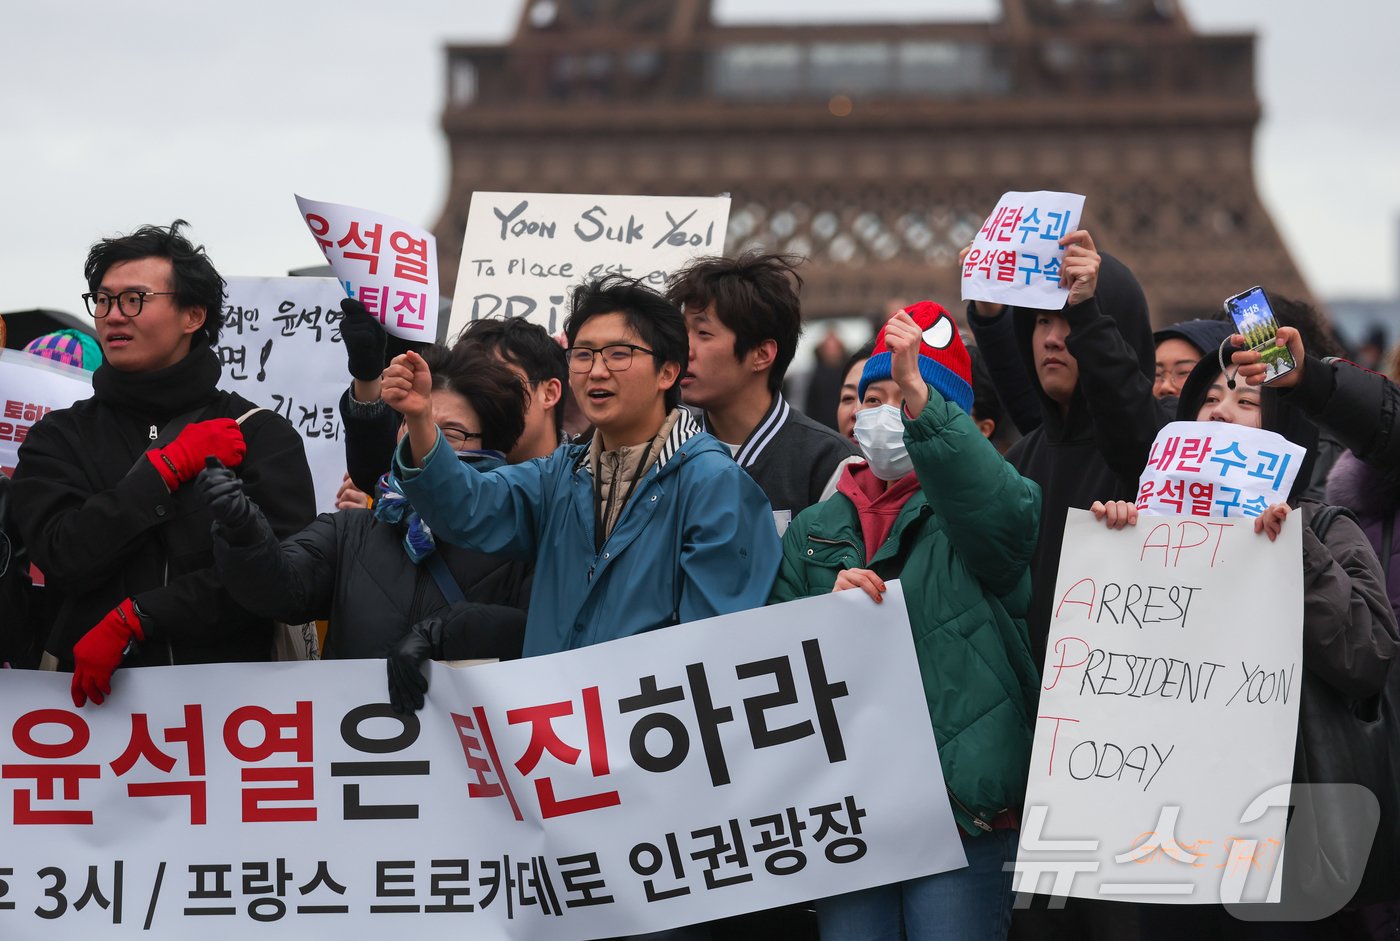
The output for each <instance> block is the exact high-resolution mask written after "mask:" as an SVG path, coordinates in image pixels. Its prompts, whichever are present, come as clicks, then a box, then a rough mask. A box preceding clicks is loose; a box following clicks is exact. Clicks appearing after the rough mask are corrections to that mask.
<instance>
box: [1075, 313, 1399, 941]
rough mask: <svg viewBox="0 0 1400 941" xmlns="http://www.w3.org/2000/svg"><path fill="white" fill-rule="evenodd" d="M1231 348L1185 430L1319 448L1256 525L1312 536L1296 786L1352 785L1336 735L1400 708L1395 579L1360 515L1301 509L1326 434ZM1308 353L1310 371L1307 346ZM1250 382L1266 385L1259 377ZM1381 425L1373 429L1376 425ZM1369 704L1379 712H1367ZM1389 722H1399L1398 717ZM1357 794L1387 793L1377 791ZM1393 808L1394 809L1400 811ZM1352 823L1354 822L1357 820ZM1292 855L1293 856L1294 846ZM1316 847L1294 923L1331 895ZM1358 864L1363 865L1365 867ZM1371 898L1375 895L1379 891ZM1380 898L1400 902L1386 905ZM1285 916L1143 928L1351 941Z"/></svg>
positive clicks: (1130, 510)
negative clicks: (1268, 434) (1226, 429)
mask: <svg viewBox="0 0 1400 941" xmlns="http://www.w3.org/2000/svg"><path fill="white" fill-rule="evenodd" d="M1289 329H1290V328H1286V327H1285V328H1283V329H1282V330H1280V331H1279V334H1280V338H1281V339H1284V340H1285V341H1288V340H1292V339H1294V338H1296V333H1292V334H1285V333H1284V330H1289ZM1229 342H1230V341H1229V340H1228V339H1227V340H1226V341H1224V342H1223V343H1222V344H1221V348H1220V350H1219V351H1217V352H1216V353H1215V354H1213V355H1210V356H1207V357H1205V358H1203V359H1202V360H1201V361H1200V362H1199V363H1197V364H1196V367H1195V369H1193V370H1192V372H1191V375H1190V376H1189V378H1188V379H1187V380H1186V382H1185V383H1184V384H1183V386H1182V389H1181V398H1180V402H1179V404H1178V411H1177V418H1178V420H1179V421H1200V422H1228V423H1231V424H1237V425H1244V426H1247V427H1250V428H1262V429H1264V430H1266V431H1273V432H1276V433H1278V434H1280V435H1282V436H1283V437H1285V438H1287V439H1288V440H1289V441H1291V442H1292V443H1294V444H1296V445H1299V446H1300V447H1303V448H1306V449H1308V451H1307V454H1306V457H1305V458H1304V460H1303V463H1302V465H1301V467H1299V468H1298V471H1297V476H1296V478H1295V479H1294V482H1293V486H1292V489H1291V491H1290V493H1289V494H1288V499H1287V500H1286V501H1280V502H1277V503H1275V504H1273V505H1271V506H1268V507H1267V508H1266V509H1264V510H1263V512H1261V513H1260V514H1259V515H1258V516H1256V517H1255V518H1254V523H1253V526H1254V531H1255V532H1256V533H1259V534H1261V535H1263V536H1267V538H1269V539H1271V540H1272V539H1275V538H1277V537H1278V534H1279V533H1280V532H1281V531H1282V528H1283V527H1284V526H1302V527H1303V531H1302V545H1303V558H1302V568H1301V577H1302V579H1303V670H1302V674H1303V676H1302V682H1301V696H1300V700H1299V702H1300V707H1299V714H1298V740H1299V745H1298V750H1297V758H1296V759H1295V770H1294V775H1295V780H1296V781H1299V782H1303V783H1313V782H1321V781H1326V782H1332V781H1342V782H1344V783H1346V778H1345V776H1344V774H1343V775H1338V774H1336V773H1335V769H1333V768H1332V767H1330V766H1329V759H1328V756H1329V754H1330V752H1331V751H1332V750H1333V749H1336V748H1338V747H1342V748H1345V744H1344V739H1342V738H1341V737H1340V736H1339V735H1338V734H1336V733H1338V732H1339V731H1340V727H1338V726H1337V725H1336V723H1337V722H1339V721H1340V722H1349V721H1353V720H1354V715H1359V714H1363V713H1364V711H1365V710H1366V709H1367V708H1370V709H1372V710H1374V709H1375V702H1376V697H1378V696H1380V695H1382V694H1383V691H1386V690H1387V689H1389V690H1390V692H1389V693H1385V695H1389V696H1391V697H1392V698H1391V701H1392V702H1400V695H1396V694H1397V693H1400V690H1397V689H1396V688H1395V687H1396V684H1397V682H1400V673H1397V672H1396V671H1397V670H1400V667H1397V666H1396V664H1395V661H1396V659H1397V658H1400V628H1397V625H1396V618H1395V612H1394V611H1393V610H1392V608H1391V604H1390V600H1389V598H1388V596H1387V593H1386V583H1385V575H1384V572H1383V570H1382V569H1381V566H1380V563H1379V561H1378V560H1377V558H1376V554H1375V552H1374V550H1373V549H1372V547H1371V545H1370V544H1369V543H1368V541H1367V538H1366V535H1365V534H1364V533H1363V532H1362V530H1361V528H1360V527H1359V526H1358V525H1357V523H1356V521H1355V519H1354V518H1353V517H1351V516H1350V515H1349V514H1342V515H1334V513H1335V511H1334V510H1333V509H1332V508H1325V507H1324V506H1323V505H1322V504H1319V503H1314V502H1312V501H1310V500H1307V499H1300V494H1302V492H1303V491H1304V490H1305V489H1306V488H1307V486H1308V484H1309V481H1310V478H1311V468H1312V462H1313V460H1314V459H1315V455H1314V449H1315V447H1316V444H1317V438H1318V433H1317V429H1316V427H1315V426H1314V425H1313V424H1312V422H1310V421H1309V420H1307V419H1306V418H1305V417H1304V416H1303V415H1302V414H1301V413H1300V412H1299V411H1298V410H1297V409H1295V408H1293V407H1292V406H1291V405H1289V404H1288V402H1287V401H1286V400H1285V399H1284V397H1283V396H1282V395H1280V394H1279V392H1278V390H1276V389H1273V388H1260V387H1259V385H1258V384H1257V383H1256V384H1250V383H1249V382H1247V381H1246V373H1245V369H1244V368H1243V367H1239V366H1234V365H1230V366H1227V367H1225V368H1223V369H1222V363H1223V362H1224V358H1225V355H1226V351H1227V350H1230V349H1231V347H1230V346H1229ZM1298 353H1299V357H1298V359H1299V361H1300V362H1301V361H1302V356H1301V347H1299V348H1298ZM1242 358H1245V359H1247V360H1248V359H1250V358H1248V357H1242ZM1295 371H1296V370H1295ZM1248 375H1249V376H1257V374H1256V373H1250V374H1248ZM1371 420H1372V421H1374V420H1375V419H1374V417H1373V418H1372V419H1371ZM1090 509H1091V511H1092V512H1093V514H1094V516H1095V518H1096V519H1099V520H1101V521H1102V522H1103V523H1104V524H1105V525H1107V526H1109V527H1111V528H1114V529H1119V528H1122V527H1124V526H1132V525H1136V524H1137V522H1138V519H1139V516H1138V510H1137V506H1136V504H1135V503H1133V502H1129V501H1112V500H1111V501H1096V502H1095V503H1094V504H1093V505H1092V506H1091V507H1090ZM1295 520H1296V521H1295ZM1367 702H1370V703H1371V704H1372V705H1371V706H1370V707H1367V706H1366V705H1365V704H1366V703H1367ZM1390 708H1393V706H1392V707H1390ZM1357 710H1360V712H1358V711H1357ZM1382 721H1385V720H1382ZM1389 721H1392V722H1393V721H1394V715H1393V713H1391V715H1390V718H1389ZM1395 731H1396V730H1395V729H1394V728H1393V727H1392V728H1391V729H1390V735H1391V736H1392V737H1393V736H1394V734H1395ZM1392 746H1393V738H1392ZM1353 758H1354V756H1346V759H1345V762H1344V763H1345V764H1346V765H1347V766H1348V767H1350V765H1351V761H1352V759H1353ZM1349 783H1361V784H1366V785H1367V786H1371V787H1375V786H1376V782H1362V781H1354V782H1349ZM1383 786H1384V787H1389V788H1390V789H1391V791H1392V793H1393V791H1394V788H1395V787H1396V782H1395V781H1387V782H1383ZM1319 798H1320V799H1327V795H1325V794H1322V795H1319ZM1385 807H1386V803H1385V802H1384V801H1382V808H1383V810H1382V813H1383V815H1384V814H1386V813H1387V811H1386V810H1385V809H1384V808H1385ZM1390 807H1391V808H1392V810H1393V808H1394V807H1395V803H1394V801H1392V802H1391V803H1390ZM1344 815H1345V816H1354V815H1351V814H1350V813H1349V812H1344ZM1318 819H1319V821H1324V822H1325V821H1326V820H1328V819H1334V818H1332V817H1331V816H1330V815H1327V814H1319V816H1318ZM1381 825H1382V830H1381V831H1380V833H1379V834H1377V836H1376V843H1375V844H1374V845H1373V846H1372V849H1371V853H1372V860H1371V865H1372V866H1374V865H1376V864H1377V863H1379V862H1380V861H1381V860H1382V859H1384V860H1388V863H1387V865H1389V866H1390V867H1391V871H1392V873H1393V872H1394V870H1395V867H1396V866H1397V865H1400V858H1397V854H1396V852H1395V851H1396V847H1395V846H1394V845H1392V844H1393V842H1394V837H1393V834H1395V833H1396V832H1400V831H1397V830H1396V829H1395V826H1396V822H1395V821H1394V820H1387V819H1385V817H1384V816H1383V818H1382V822H1381ZM1336 835H1337V834H1335V833H1334V834H1328V833H1323V834H1321V839H1322V842H1323V843H1324V844H1326V841H1327V840H1328V838H1329V836H1332V837H1335V836H1336ZM1368 836H1369V834H1368ZM1348 839H1351V838H1350V837H1349V838H1348ZM1289 845H1290V847H1293V846H1294V844H1293V843H1292V842H1291V841H1290V844H1289ZM1367 845H1370V844H1369V843H1368V844H1367ZM1315 846H1316V843H1315V842H1314V843H1309V842H1308V841H1304V842H1300V843H1298V844H1297V846H1296V848H1293V849H1291V850H1290V852H1289V853H1288V854H1286V855H1285V856H1284V858H1283V867H1284V871H1283V875H1284V881H1283V886H1284V888H1283V897H1282V905H1283V906H1286V907H1287V909H1286V910H1288V911H1292V912H1294V913H1296V914H1295V915H1294V916H1293V917H1294V918H1295V919H1297V918H1301V917H1305V916H1304V914H1303V909H1305V908H1309V907H1310V906H1311V905H1312V904H1313V903H1312V902H1311V901H1309V900H1308V898H1305V897H1304V895H1306V896H1313V897H1320V896H1319V893H1320V891H1321V886H1320V885H1306V886H1304V885H1301V884H1299V882H1298V881H1297V879H1298V877H1297V876H1296V875H1295V873H1296V872H1297V871H1298V870H1297V868H1296V867H1298V866H1299V865H1300V864H1301V861H1302V860H1304V859H1306V854H1308V853H1310V852H1313V851H1314V849H1315ZM1377 854H1384V855H1383V856H1380V855H1377ZM1353 862H1356V863H1357V864H1358V865H1361V864H1362V863H1363V862H1364V860H1363V861H1355V860H1354V861H1353ZM1338 868H1339V869H1341V868H1344V867H1338ZM1388 881H1392V882H1393V880H1388ZM1357 887H1358V886H1357V885H1352V886H1351V887H1350V889H1349V890H1348V889H1346V888H1341V889H1339V890H1338V891H1340V892H1342V893H1343V894H1342V895H1341V897H1339V898H1337V899H1336V907H1340V906H1341V905H1343V904H1345V903H1346V902H1347V901H1348V900H1350V898H1351V893H1352V892H1354V891H1356V889H1357ZM1362 887H1363V888H1368V890H1369V891H1374V887H1367V886H1364V885H1363V886H1362ZM1380 897H1382V898H1391V897H1394V896H1393V895H1385V894H1382V895H1381V896H1380ZM1372 898H1374V896H1373V897H1372ZM1322 901H1324V902H1325V901H1326V900H1325V899H1322ZM1333 910H1335V909H1333ZM1318 914H1319V913H1311V912H1310V913H1309V914H1308V915H1307V916H1306V917H1311V918H1314V919H1316V918H1318ZM1320 914H1323V915H1325V914H1327V912H1321V913H1320ZM1278 917H1279V920H1262V921H1250V922H1246V921H1241V920H1239V919H1237V918H1235V917H1234V916H1233V915H1231V914H1230V912H1229V911H1228V910H1227V909H1226V908H1225V907H1223V906H1219V905H1166V906H1160V907H1158V908H1157V909H1155V910H1154V911H1153V913H1152V916H1151V917H1150V918H1144V920H1143V936H1144V937H1145V938H1149V939H1157V938H1161V939H1167V938H1180V937H1183V936H1189V937H1193V938H1201V939H1212V938H1230V939H1235V938H1241V939H1244V938H1259V939H1264V938H1268V939H1275V938H1285V939H1291V938H1319V939H1321V938H1333V937H1338V936H1340V935H1338V934H1336V932H1337V930H1338V922H1337V921H1336V920H1333V919H1322V920H1319V921H1298V920H1291V921H1284V920H1282V919H1283V918H1285V917H1288V916H1287V915H1279V916H1278Z"/></svg>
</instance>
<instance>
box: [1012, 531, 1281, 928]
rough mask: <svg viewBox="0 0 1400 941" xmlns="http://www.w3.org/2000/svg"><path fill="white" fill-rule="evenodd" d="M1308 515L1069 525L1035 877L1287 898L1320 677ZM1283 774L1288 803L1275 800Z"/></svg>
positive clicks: (1032, 850)
mask: <svg viewBox="0 0 1400 941" xmlns="http://www.w3.org/2000/svg"><path fill="white" fill-rule="evenodd" d="M1302 526H1303V523H1302V519H1301V518H1299V517H1297V516H1296V515H1295V516H1293V517H1290V518H1289V519H1288V520H1286V521H1285V523H1284V526H1283V531H1282V533H1281V535H1280V536H1279V537H1278V539H1277V541H1274V542H1270V541H1269V540H1268V538H1267V537H1265V536H1263V535H1257V534H1255V532H1254V527H1253V520H1250V519H1241V518H1238V517H1233V518H1229V519H1225V518H1214V519H1195V518H1191V517H1183V516H1151V517H1142V518H1140V519H1139V520H1138V523H1137V525H1136V526H1129V527H1126V528H1124V529H1121V530H1110V529H1108V528H1107V527H1106V526H1104V525H1103V524H1102V523H1098V522H1095V520H1094V518H1093V516H1092V515H1091V514H1089V513H1087V512H1085V511H1083V510H1073V509H1072V510H1070V511H1069V516H1068V518H1067V520H1066V523H1065V538H1064V548H1063V550H1062V554H1061V556H1060V573H1059V579H1058V581H1057V582H1056V583H1055V597H1054V606H1053V608H1052V609H1051V612H1052V617H1051V622H1050V634H1049V639H1048V646H1047V650H1046V657H1045V671H1044V676H1043V679H1042V683H1041V686H1042V689H1041V694H1040V708H1039V714H1038V717H1037V720H1036V729H1035V742H1034V746H1033V750H1032V753H1031V773H1030V781H1029V786H1028V788H1027V793H1026V807H1025V815H1024V817H1023V819H1022V825H1021V846H1020V853H1019V854H1018V858H1017V863H1016V868H1017V889H1018V891H1023V892H1041V893H1046V894H1052V895H1058V896H1075V897H1078V898H1103V899H1119V900H1134V901H1152V902H1183V903H1211V904H1214V903H1220V902H1227V903H1229V902H1240V901H1244V902H1260V901H1277V900H1278V897H1279V893H1278V889H1279V883H1278V881H1277V878H1276V877H1277V876H1278V875H1279V874H1280V873H1281V871H1282V870H1281V867H1282V861H1283V849H1284V847H1283V838H1284V830H1285V824H1286V812H1287V809H1288V808H1287V791H1288V787H1287V786H1288V784H1289V782H1290V781H1291V779H1292V772H1293V745H1294V737H1295V734H1296V732H1297V726H1298V697H1299V693H1300V686H1301V684H1302V681H1303V677H1302V645H1303V640H1302V637H1303V633H1302V623H1303V622H1302V610H1303V599H1302V577H1301V569H1302V552H1303V550H1302ZM1280 785H1282V793H1283V795H1284V797H1283V799H1282V801H1280V802H1275V800H1274V797H1275V796H1276V795H1277V794H1278V793H1279V791H1278V790H1277V789H1278V788H1279V786H1280Z"/></svg>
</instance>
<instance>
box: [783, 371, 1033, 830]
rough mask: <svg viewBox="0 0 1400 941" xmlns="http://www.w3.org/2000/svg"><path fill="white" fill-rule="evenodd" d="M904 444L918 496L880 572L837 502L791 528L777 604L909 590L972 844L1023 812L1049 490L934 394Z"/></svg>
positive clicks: (941, 754) (942, 740)
mask: <svg viewBox="0 0 1400 941" xmlns="http://www.w3.org/2000/svg"><path fill="white" fill-rule="evenodd" d="M904 440H905V444H906V445H907V447H908V448H909V456H910V458H911V459H912V462H913V464H914V471H913V473H914V474H916V475H917V477H918V482H919V489H918V490H916V491H915V492H914V493H913V494H912V495H911V496H910V497H909V498H908V499H907V500H906V501H905V503H904V506H903V507H902V508H901V509H900V511H899V515H898V516H897V517H896V519H895V521H894V526H893V528H892V529H891V530H890V532H889V535H888V536H886V537H885V539H884V542H883V543H882V544H881V545H880V546H878V547H874V552H873V558H870V560H869V561H868V562H867V561H866V559H867V557H868V556H869V555H870V553H869V552H868V550H869V549H870V548H871V547H867V546H866V544H865V540H864V536H863V531H862V527H861V521H860V515H859V512H858V511H857V508H856V505H855V503H854V502H853V501H852V500H851V498H850V497H848V496H847V495H846V494H845V493H843V492H838V493H837V494H836V495H835V496H833V497H831V498H829V499H828V500H826V501H824V502H822V503H818V504H816V505H815V506H812V507H810V508H809V509H807V510H804V511H803V512H802V513H801V514H799V515H798V517H797V519H795V520H794V521H793V523H792V526H791V527H789V528H788V531H787V533H786V534H785V535H784V536H783V562H782V566H781V568H780V569H779V572H778V579H777V582H776V583H775V584H774V586H773V594H772V597H771V598H770V599H769V600H770V603H773V604H777V603H779V602H783V601H791V600H793V599H795V598H806V597H812V596H815V595H820V594H825V593H827V592H830V591H831V590H832V589H833V587H834V586H835V584H836V577H837V576H838V575H839V574H840V573H841V571H842V570H843V569H848V568H869V569H872V570H873V571H874V572H875V573H876V574H878V575H879V576H880V577H881V578H885V579H892V578H898V579H901V580H902V583H903V585H904V591H905V598H906V599H907V602H908V608H909V625H910V628H911V630H912V631H913V634H914V649H915V653H916V654H917V656H918V659H919V672H920V674H921V675H922V677H923V684H924V696H925V699H926V700H927V703H928V711H929V718H930V719H931V720H932V723H933V731H934V737H935V738H936V739H937V741H938V758H939V761H940V763H941V764H942V767H943V777H944V781H945V783H946V785H947V788H948V793H949V794H950V795H951V800H952V808H953V815H954V817H955V818H956V819H957V821H958V824H959V825H960V826H961V827H962V829H963V831H964V832H965V833H968V834H971V835H975V834H977V832H978V831H979V830H982V831H985V830H988V829H990V828H991V826H992V821H993V820H995V819H996V818H997V817H998V816H1000V815H1001V814H1002V812H1003V811H1006V810H1015V809H1017V808H1019V807H1020V805H1021V803H1022V802H1023V800H1024V798H1025V789H1026V773H1027V771H1028V770H1029V766H1030V746H1031V729H1032V726H1033V724H1034V718H1035V704H1036V698H1037V696H1038V695H1039V691H1038V686H1039V680H1038V672H1037V666H1036V664H1035V662H1034V661H1032V660H1031V654H1030V642H1029V640H1028V638H1027V636H1026V625H1025V611H1026V604H1027V602H1028V601H1029V599H1030V579H1029V574H1030V572H1029V568H1028V565H1029V562H1030V559H1031V553H1032V550H1033V548H1034V545H1035V533H1036V528H1037V523H1038V516H1039V510H1040V488H1039V487H1037V486H1036V485H1035V484H1034V483H1032V482H1031V481H1029V480H1026V479H1025V478H1023V477H1022V476H1021V475H1020V474H1018V473H1016V471H1015V470H1013V469H1012V468H1011V467H1010V466H1009V465H1008V464H1007V463H1006V462H1005V461H1003V460H1002V459H1001V457H1000V456H999V455H998V454H997V452H996V449H995V448H993V447H992V445H991V444H990V443H989V442H988V441H987V440H986V439H985V438H983V436H982V434H981V433H980V432H979V431H978V430H977V427H976V426H975V425H974V424H973V423H972V419H970V418H969V417H968V416H967V414H966V413H964V412H963V411H962V409H960V408H958V407H957V406H956V405H953V404H951V403H949V402H948V401H947V400H946V399H944V398H943V396H942V395H940V394H938V393H937V392H935V391H933V390H930V395H929V403H928V405H927V406H926V407H925V408H924V410H923V412H922V413H921V414H920V415H919V416H918V417H917V418H914V419H910V418H909V417H908V416H905V420H904ZM852 470H853V468H847V470H846V473H848V474H849V473H852ZM856 472H858V473H865V472H867V471H866V469H865V468H864V467H863V466H860V465H857V466H856ZM901 721H909V719H908V718H905V719H903V720H901Z"/></svg>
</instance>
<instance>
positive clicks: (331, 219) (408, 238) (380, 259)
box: [296, 196, 438, 342]
mask: <svg viewBox="0 0 1400 941" xmlns="http://www.w3.org/2000/svg"><path fill="white" fill-rule="evenodd" d="M296 200H297V208H298V209H299V210H300V211H301V217H302V219H303V220H304V221H305V222H306V227H307V228H308V229H310V230H311V234H312V235H313V236H314V237H315V238H316V244H317V245H319V246H320V247H321V253H322V254H323V255H325V256H326V262H327V263H328V264H330V266H331V270H333V271H334V272H335V276H336V277H337V278H339V279H340V280H341V282H342V283H343V284H344V287H345V293H346V294H348V295H349V296H350V297H353V298H355V299H356V300H358V301H359V302H360V303H361V304H364V305H365V309H366V310H368V311H369V312H370V313H371V314H373V315H374V316H376V317H378V318H379V322H380V323H382V324H383V325H384V329H385V330H387V331H389V332H390V333H392V334H393V335H394V336H396V337H403V338H405V339H408V340H426V341H428V342H432V341H433V340H434V339H436V337H437V326H438V263H437V239H436V238H434V237H433V234H432V233H431V232H429V231H428V230H427V229H425V228H423V227H422V226H416V225H413V224H412V223H409V222H404V221H403V220H402V219H395V218H394V217H393V216H386V215H385V214H384V213H382V212H374V211H372V210H369V209H359V208H356V207H354V206H342V205H340V204H339V203H322V202H317V201H315V200H312V199H303V198H302V197H300V196H298V197H297V198H296Z"/></svg>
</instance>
